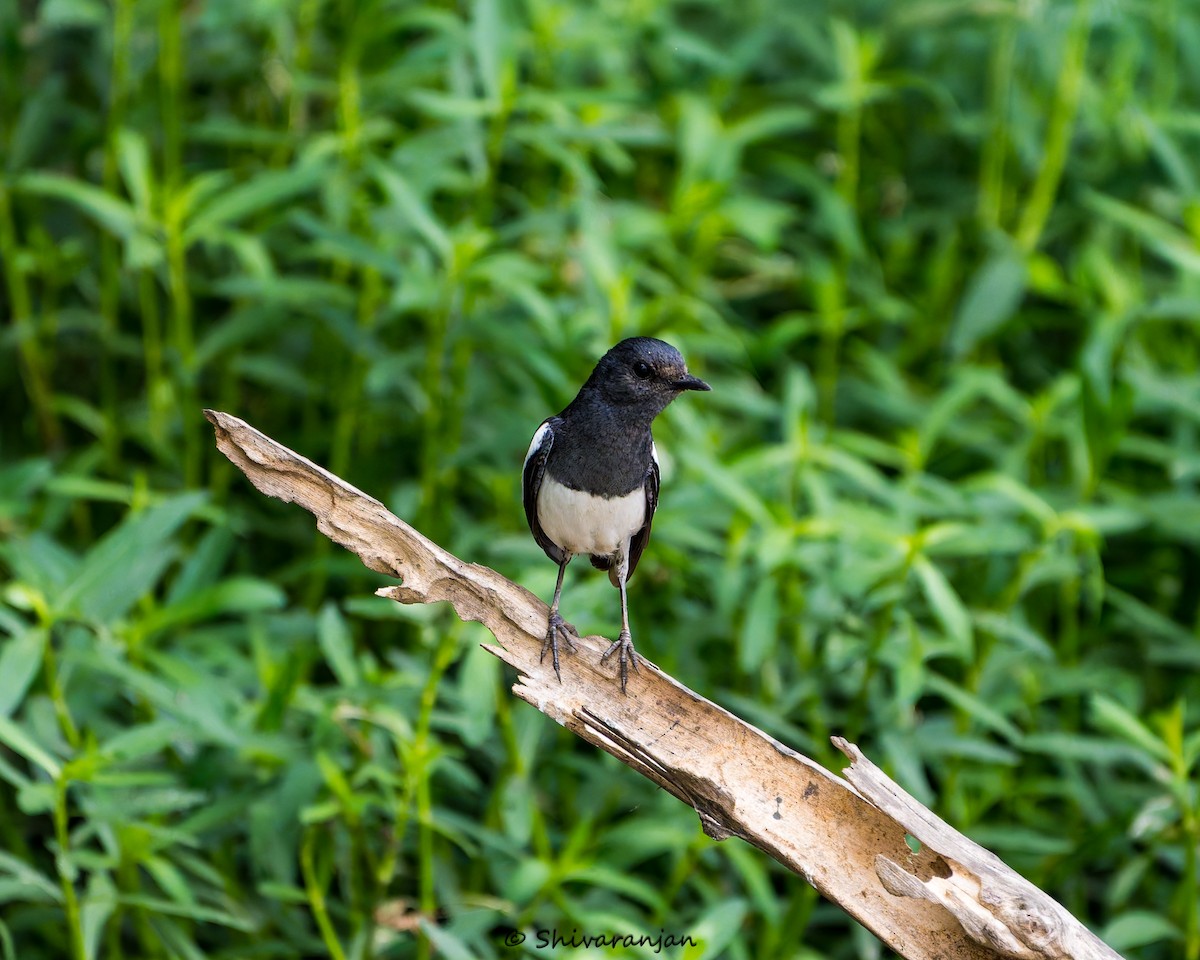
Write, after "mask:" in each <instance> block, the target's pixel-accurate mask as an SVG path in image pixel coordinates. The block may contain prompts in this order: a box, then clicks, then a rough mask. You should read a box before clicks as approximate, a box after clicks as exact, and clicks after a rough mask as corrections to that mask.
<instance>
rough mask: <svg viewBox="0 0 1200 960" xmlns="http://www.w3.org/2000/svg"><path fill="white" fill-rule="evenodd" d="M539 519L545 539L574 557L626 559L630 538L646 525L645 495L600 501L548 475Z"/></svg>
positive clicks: (637, 492) (636, 492) (635, 493)
mask: <svg viewBox="0 0 1200 960" xmlns="http://www.w3.org/2000/svg"><path fill="white" fill-rule="evenodd" d="M534 439H536V437H535V438H534ZM537 515H538V523H540V524H541V526H542V530H543V531H544V532H545V534H546V536H548V537H549V538H550V539H551V540H553V541H554V542H555V543H557V544H558V545H559V546H560V547H562V548H563V549H564V550H567V551H569V552H570V553H572V554H576V555H582V554H591V555H593V556H597V557H611V556H614V555H620V556H624V555H625V554H626V552H627V551H628V549H629V538H630V537H632V536H633V535H634V534H635V533H637V532H638V531H639V530H640V529H641V528H642V525H643V524H644V523H645V522H646V494H645V492H644V491H643V490H642V488H641V487H639V488H638V489H636V490H634V491H633V492H632V493H629V494H626V495H625V496H623V497H597V496H594V495H592V494H590V493H584V492H583V491H582V490H572V489H571V488H570V487H564V486H563V485H562V484H561V483H559V482H558V481H557V480H555V479H554V478H553V477H551V476H550V475H549V474H547V475H546V478H545V479H544V480H543V481H542V489H541V492H540V493H539V494H538V501H537Z"/></svg>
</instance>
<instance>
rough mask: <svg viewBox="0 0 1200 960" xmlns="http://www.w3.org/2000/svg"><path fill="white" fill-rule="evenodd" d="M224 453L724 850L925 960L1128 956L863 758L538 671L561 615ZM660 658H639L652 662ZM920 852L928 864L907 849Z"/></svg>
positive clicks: (383, 524)
mask: <svg viewBox="0 0 1200 960" xmlns="http://www.w3.org/2000/svg"><path fill="white" fill-rule="evenodd" d="M205 416H207V417H208V419H209V420H210V421H211V422H212V424H213V426H214V427H215V428H216V436H217V446H218V447H219V448H220V450H221V452H222V453H224V454H225V456H227V457H228V458H229V459H230V460H231V461H232V462H233V463H234V464H235V465H236V466H237V467H238V468H239V469H240V470H242V472H243V473H245V474H246V476H247V477H248V478H249V479H250V481H251V482H252V483H253V484H254V485H255V486H256V487H257V488H258V489H259V490H261V491H262V492H263V493H265V494H267V495H268V496H272V497H277V498H279V499H280V500H284V501H287V502H295V503H298V504H300V505H301V506H302V507H304V509H306V510H308V511H309V512H310V513H312V514H313V515H314V516H315V517H316V518H317V528H318V529H319V530H320V531H321V533H323V534H325V536H327V537H329V538H330V539H331V540H333V541H334V542H335V543H339V544H341V545H342V546H343V547H345V548H346V549H348V550H351V551H352V552H354V553H356V554H357V555H358V556H359V557H360V558H361V559H362V561H363V563H365V564H366V565H367V566H368V567H370V568H371V569H372V570H375V571H377V572H379V573H382V574H386V575H388V576H392V577H396V578H399V579H400V580H401V581H402V583H401V584H400V585H399V586H393V587H385V588H383V589H381V590H380V591H378V592H379V594H380V595H382V596H386V597H391V598H392V599H394V600H398V601H400V602H401V603H435V602H437V601H442V600H445V601H448V602H449V603H450V604H451V605H452V606H453V607H454V609H455V612H457V614H458V615H459V616H460V617H462V618H463V619H464V620H477V621H479V622H480V623H482V624H483V625H484V626H485V627H487V629H488V630H490V631H491V632H492V634H494V635H495V637H496V640H497V641H498V645H497V646H487V647H486V649H487V650H489V651H490V652H491V653H493V654H495V655H496V656H497V657H499V658H500V659H501V660H503V661H504V662H505V663H507V664H509V665H510V666H512V667H513V668H515V669H516V671H517V682H516V685H515V686H514V687H513V692H514V693H515V694H516V695H517V696H518V697H520V698H521V699H523V700H525V701H526V702H528V703H530V704H532V705H533V706H534V707H536V708H537V709H538V710H540V711H542V713H545V714H546V715H547V716H549V717H552V718H553V719H555V720H557V721H558V722H559V723H561V724H562V725H563V726H565V727H567V728H568V729H569V730H571V731H573V732H574V733H576V734H578V735H579V736H581V737H583V738H584V739H585V740H587V741H588V742H589V743H592V744H595V745H596V746H598V747H600V748H601V749H603V750H606V751H608V752H609V753H611V754H612V755H613V756H615V757H617V758H618V759H619V760H621V761H622V762H623V763H626V764H628V765H629V766H630V767H632V768H633V769H634V770H636V771H637V772H638V773H640V774H642V775H643V776H645V777H648V778H650V779H651V780H653V781H654V782H655V783H657V784H658V785H659V786H661V787H662V788H663V789H664V790H667V791H668V792H670V793H671V794H673V795H674V796H676V797H678V798H679V799H680V800H682V801H683V802H684V803H687V804H689V805H690V806H692V807H693V808H694V809H695V810H696V812H697V814H699V816H700V822H701V824H702V825H703V827H704V830H705V832H706V833H707V834H708V835H709V836H711V837H713V838H714V839H717V840H723V839H725V838H726V837H729V836H737V837H741V838H742V839H743V840H746V841H747V842H749V843H752V844H754V845H755V846H756V847H758V848H759V849H761V850H763V851H765V852H766V853H768V854H769V855H770V856H772V857H774V858H775V859H776V860H778V861H779V862H780V863H782V864H783V865H784V866H786V867H788V869H790V870H793V871H795V872H796V873H798V874H800V875H801V876H803V877H804V878H805V879H806V880H807V881H808V882H809V883H811V884H812V885H813V886H815V887H816V888H817V889H818V890H819V891H820V892H821V893H822V894H823V895H824V896H825V897H827V898H828V899H829V900H832V901H833V902H835V903H837V904H839V905H840V906H841V907H842V908H843V909H844V910H845V911H846V912H847V913H849V914H850V915H851V916H852V917H854V918H855V919H856V920H858V921H859V922H860V923H862V924H863V925H864V926H865V927H867V928H868V929H870V930H871V931H873V932H874V933H875V934H876V935H877V936H878V937H879V938H880V939H881V940H882V941H883V942H884V943H886V944H887V945H888V946H889V947H891V948H892V949H893V950H895V951H896V952H897V953H899V954H901V955H903V956H905V957H908V958H910V960H925V958H929V960H933V958H941V960H948V958H956V960H973V958H980V960H983V958H999V957H1011V958H1022V960H1027V958H1064V957H1073V958H1079V960H1092V958H1096V960H1099V958H1108V960H1111V958H1116V957H1118V954H1117V953H1116V952H1114V951H1113V950H1111V949H1110V948H1109V947H1107V946H1106V945H1105V944H1104V943H1102V942H1101V941H1100V940H1099V939H1098V938H1097V937H1096V936H1095V935H1094V934H1092V933H1091V932H1090V931H1088V930H1087V928H1086V927H1084V926H1083V925H1082V924H1081V923H1079V921H1077V920H1076V919H1075V918H1074V917H1072V916H1071V915H1070V914H1069V913H1068V912H1067V911H1066V910H1064V909H1063V908H1062V907H1061V906H1059V905H1058V904H1057V903H1056V902H1055V901H1054V900H1053V899H1051V898H1050V897H1049V896H1047V895H1046V894H1045V893H1043V892H1042V891H1041V890H1039V889H1038V888H1036V887H1034V886H1033V885H1032V884H1030V883H1028V882H1027V881H1026V880H1024V879H1023V878H1021V877H1020V876H1019V875H1018V874H1016V873H1015V872H1014V871H1013V870H1011V869H1009V868H1008V867H1006V866H1005V865H1004V863H1003V862H1001V861H1000V860H999V858H997V857H995V856H994V855H993V854H991V853H989V852H988V851H987V850H984V849H983V848H982V847H980V846H978V845H977V844H975V843H973V842H971V841H970V840H968V839H967V838H966V837H964V836H963V835H962V834H960V833H958V832H957V831H955V830H954V829H952V828H951V827H950V826H949V825H947V824H946V823H944V822H943V821H941V820H939V819H938V818H937V817H936V816H934V814H932V813H931V812H930V811H929V810H927V809H925V808H924V807H922V806H921V805H920V804H919V803H917V802H916V800H914V799H913V798H912V797H910V796H909V795H908V794H906V793H905V792H904V791H903V790H901V789H900V787H899V786H897V785H896V784H895V783H894V782H892V781H891V780H890V779H888V777H887V776H886V775H884V773H883V772H882V771H881V770H879V768H878V767H876V766H875V765H874V764H872V763H871V762H870V761H869V760H867V759H866V758H865V757H863V756H862V754H861V753H860V752H859V750H858V748H857V747H855V746H854V745H853V744H850V743H847V742H846V741H844V740H841V739H840V738H835V740H834V742H835V744H836V745H837V746H838V748H839V749H840V750H842V752H843V753H845V754H846V755H847V756H848V757H849V758H850V760H851V761H852V762H851V766H850V767H849V768H848V769H847V770H846V771H845V774H846V776H847V778H848V780H849V782H847V780H843V779H842V778H840V777H838V776H836V775H834V774H832V773H830V772H829V771H827V770H825V769H824V768H822V767H820V766H818V765H817V764H816V763H815V762H814V761H812V760H809V759H808V758H807V757H804V756H801V755H800V754H798V753H796V752H795V751H794V750H791V749H789V748H788V747H786V746H784V745H783V744H782V743H779V742H778V741H777V740H774V739H772V738H771V737H769V736H767V735H766V734H764V733H763V732H762V731H761V730H758V729H756V728H755V727H753V726H751V725H750V724H748V723H746V722H744V721H743V720H740V719H738V718H737V717H735V716H734V715H733V714H731V713H729V712H728V711H727V710H723V709H722V708H721V707H719V706H717V705H716V704H714V703H711V702H709V701H708V700H705V699H704V698H703V697H701V696H699V695H698V694H696V693H693V692H692V691H691V690H689V689H688V688H687V687H684V686H683V685H682V684H680V683H678V682H677V681H675V680H674V679H673V678H671V677H669V676H667V675H666V674H665V673H662V672H661V671H660V670H659V669H658V668H657V667H655V666H654V665H653V664H651V663H649V662H647V661H645V660H644V658H643V661H642V663H643V669H642V671H641V672H640V673H639V674H636V675H634V676H633V677H631V679H630V684H629V695H628V696H623V695H622V694H621V689H620V685H619V684H617V683H616V682H615V681H614V678H613V676H612V671H611V670H609V669H605V668H603V667H601V665H600V654H601V653H602V652H603V651H604V650H605V649H606V648H607V646H608V643H609V641H608V640H606V639H604V638H602V637H582V638H580V639H579V640H578V641H577V651H576V652H575V654H574V655H573V656H571V658H570V668H569V669H566V670H564V671H563V677H562V682H561V683H559V682H558V681H557V680H556V679H555V676H554V671H553V669H552V668H551V666H550V664H549V663H548V662H547V663H545V664H543V663H541V662H540V661H539V657H540V654H541V647H542V638H543V637H544V636H545V634H546V615H547V612H548V611H547V607H546V605H545V604H544V603H543V602H542V601H541V600H539V599H538V598H537V597H535V596H534V595H533V594H532V593H530V592H529V591H528V590H526V589H525V588H524V587H521V586H519V585H517V584H515V583H513V582H512V581H510V580H507V579H505V578H504V577H502V576H501V575H500V574H498V573H496V572H495V571H494V570H491V569H489V568H487V567H483V566H479V565H477V564H471V563H464V562H463V561H462V560H459V559H458V558H457V557H454V556H452V555H451V554H450V553H448V552H447V551H445V550H443V549H442V548H441V547H440V546H438V545H437V544H436V543H433V542H432V541H431V540H429V539H427V538H426V537H423V536H422V535H421V534H420V533H418V532H417V531H416V530H414V529H413V528H412V527H410V526H409V525H408V524H406V523H404V522H403V521H402V520H400V519H398V518H397V517H395V516H393V515H392V514H391V513H389V512H388V511H387V509H386V508H385V507H384V506H383V504H381V503H380V502H379V501H378V500H375V499H373V498H372V497H369V496H367V495H366V494H364V493H362V492H361V491H359V490H356V489H355V488H354V487H352V486H350V485H349V484H348V483H346V482H345V481H343V480H341V479H339V478H338V477H335V476H334V475H333V474H331V473H329V472H328V471H326V470H323V469H322V468H320V467H318V466H317V465H316V464H314V463H312V462H311V461H309V460H306V459H305V458H304V457H302V456H300V455H299V454H296V453H294V452H293V451H291V450H289V449H287V448H286V447H283V446H281V445H280V444H278V443H276V442H275V441H274V440H272V439H270V438H269V437H267V436H265V435H264V434H262V433H260V432H259V431H257V430H255V429H254V428H253V427H251V426H249V425H248V424H246V423H245V422H243V421H241V420H239V419H238V418H236V417H232V416H230V415H229V414H225V413H218V412H216V411H213V410H206V411H205ZM653 648H654V644H652V643H647V644H644V645H642V646H641V648H640V650H641V651H645V650H647V649H653ZM906 834H911V835H912V836H913V837H916V838H917V839H918V840H919V841H920V843H921V848H920V850H919V851H917V852H913V851H912V850H911V849H910V848H909V845H908V843H907V842H906V839H905V835H906Z"/></svg>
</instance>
